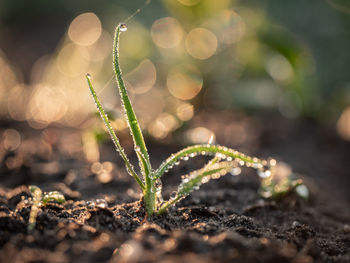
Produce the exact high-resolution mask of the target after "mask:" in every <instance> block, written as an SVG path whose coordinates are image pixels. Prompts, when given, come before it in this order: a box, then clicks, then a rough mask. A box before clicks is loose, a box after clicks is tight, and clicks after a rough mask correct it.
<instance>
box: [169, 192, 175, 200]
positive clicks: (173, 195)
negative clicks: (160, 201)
mask: <svg viewBox="0 0 350 263" xmlns="http://www.w3.org/2000/svg"><path fill="white" fill-rule="evenodd" d="M176 196H177V192H175V191H174V192H172V193H171V194H170V199H172V200H174V199H175V198H176Z"/></svg>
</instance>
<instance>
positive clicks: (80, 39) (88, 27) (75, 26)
mask: <svg viewBox="0 0 350 263" xmlns="http://www.w3.org/2000/svg"><path fill="white" fill-rule="evenodd" d="M101 33H102V27H101V22H100V19H99V18H98V17H97V16H96V15H95V14H94V13H84V14H81V15H79V16H77V17H76V18H75V19H74V20H73V21H72V23H71V24H70V26H69V29H68V36H69V38H70V39H71V40H72V41H73V42H74V43H75V44H77V45H80V46H90V45H92V44H93V43H95V42H96V41H97V40H98V39H99V37H100V36H101Z"/></svg>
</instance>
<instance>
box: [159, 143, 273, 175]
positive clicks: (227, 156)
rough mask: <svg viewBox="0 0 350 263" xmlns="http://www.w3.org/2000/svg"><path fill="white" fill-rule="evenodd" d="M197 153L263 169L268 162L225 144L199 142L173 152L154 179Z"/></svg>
mask: <svg viewBox="0 0 350 263" xmlns="http://www.w3.org/2000/svg"><path fill="white" fill-rule="evenodd" d="M197 155H204V156H217V157H218V158H220V159H222V160H231V161H233V160H235V161H238V162H240V163H242V164H244V165H246V166H249V167H253V168H255V169H262V170H263V169H264V168H265V166H266V165H267V164H268V163H267V161H266V160H261V159H258V158H256V157H250V156H247V155H245V154H243V153H240V152H238V151H236V150H234V149H230V148H227V147H224V146H220V145H212V144H198V145H193V146H189V147H187V148H185V149H183V150H181V151H179V152H177V153H175V154H172V155H171V156H170V157H169V158H168V159H166V160H165V161H164V162H163V163H162V164H161V165H160V167H159V168H158V169H157V170H156V171H155V173H154V174H155V176H154V179H158V178H160V177H161V176H162V175H163V174H164V173H165V172H166V171H167V170H169V169H170V168H172V167H173V166H174V165H175V164H176V163H177V162H179V161H181V160H183V159H184V158H186V159H187V158H191V157H195V156H197Z"/></svg>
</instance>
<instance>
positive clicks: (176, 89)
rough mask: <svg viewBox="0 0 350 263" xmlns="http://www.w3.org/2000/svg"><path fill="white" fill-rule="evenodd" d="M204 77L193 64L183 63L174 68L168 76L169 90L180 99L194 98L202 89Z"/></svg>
mask: <svg viewBox="0 0 350 263" xmlns="http://www.w3.org/2000/svg"><path fill="white" fill-rule="evenodd" d="M202 86H203V78H202V76H201V74H200V72H199V71H198V70H197V69H196V68H195V67H194V66H192V65H181V66H177V67H175V68H174V69H172V70H171V71H170V72H169V74H168V76H167V87H168V89H169V92H170V93H171V94H172V95H173V96H174V97H175V98H178V99H181V100H190V99H193V98H194V97H195V96H196V95H197V94H198V93H199V92H200V90H201V89H202Z"/></svg>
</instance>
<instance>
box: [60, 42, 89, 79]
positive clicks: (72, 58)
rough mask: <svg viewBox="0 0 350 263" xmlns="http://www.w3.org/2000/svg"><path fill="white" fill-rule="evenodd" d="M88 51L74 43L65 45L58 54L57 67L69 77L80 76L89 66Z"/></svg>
mask: <svg viewBox="0 0 350 263" xmlns="http://www.w3.org/2000/svg"><path fill="white" fill-rule="evenodd" d="M89 60H90V57H89V53H88V51H87V50H86V49H85V48H83V47H79V46H77V45H75V44H72V43H70V44H68V45H66V46H65V47H64V48H63V49H62V50H61V51H60V53H59V54H58V57H57V67H58V69H59V70H60V71H61V72H62V73H63V74H65V75H67V76H69V77H74V76H81V75H83V74H84V73H85V72H86V71H87V69H88V68H89Z"/></svg>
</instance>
